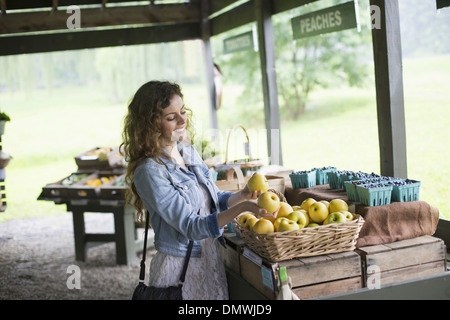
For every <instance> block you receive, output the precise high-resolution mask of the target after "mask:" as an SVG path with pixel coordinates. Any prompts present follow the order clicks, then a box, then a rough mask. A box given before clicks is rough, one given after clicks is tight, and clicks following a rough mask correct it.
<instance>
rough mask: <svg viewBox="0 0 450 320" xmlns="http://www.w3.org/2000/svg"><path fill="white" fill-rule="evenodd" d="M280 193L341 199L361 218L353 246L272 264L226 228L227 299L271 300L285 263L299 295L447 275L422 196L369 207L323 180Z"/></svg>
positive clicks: (431, 213) (433, 217)
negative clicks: (344, 249)
mask: <svg viewBox="0 0 450 320" xmlns="http://www.w3.org/2000/svg"><path fill="white" fill-rule="evenodd" d="M284 196H285V198H286V200H287V202H288V203H289V204H291V205H300V204H301V203H302V201H303V200H305V199H307V198H314V199H316V200H327V201H330V200H332V199H336V198H338V199H342V200H345V201H347V202H348V203H349V205H350V206H351V207H352V210H354V211H355V213H357V214H360V215H361V216H362V217H363V218H364V219H365V223H364V225H363V227H362V229H361V231H360V233H359V238H358V242H357V249H356V250H354V251H349V252H342V253H334V254H325V255H320V256H314V257H302V258H295V259H291V260H286V261H281V262H276V263H274V262H269V261H266V260H265V259H263V258H261V257H259V256H258V255H257V254H255V253H253V252H252V251H251V250H250V249H249V248H248V247H247V246H246V244H245V242H244V241H243V240H242V239H240V238H239V237H237V236H236V235H235V234H234V233H228V234H226V237H225V238H226V241H227V244H228V246H227V248H226V249H222V256H223V261H224V264H225V267H226V270H227V277H228V282H229V283H228V284H229V292H230V298H231V299H234V298H235V299H240V298H243V299H250V298H252V297H254V298H261V297H263V298H265V299H277V297H278V294H279V284H280V283H279V276H278V271H279V269H280V268H281V267H286V271H287V274H288V276H289V277H290V278H291V285H292V291H293V292H294V293H295V294H296V295H297V296H298V297H299V298H300V299H315V298H322V297H326V296H333V295H339V294H346V293H348V292H357V291H360V290H364V289H367V288H369V289H372V288H374V287H375V288H378V286H379V287H386V286H387V285H392V284H397V283H401V282H402V281H408V280H418V279H423V278H424V277H433V276H436V275H440V274H448V272H446V269H447V249H446V246H445V244H444V241H443V240H442V239H440V238H437V237H434V236H433V235H434V234H435V232H436V228H437V225H438V222H439V211H438V210H437V209H436V208H434V207H432V206H430V205H429V204H428V203H426V202H425V201H411V202H393V203H391V204H388V205H382V206H375V207H370V206H364V205H361V204H360V203H356V202H351V201H348V198H347V194H346V192H345V191H344V190H342V189H331V188H330V187H329V185H318V186H314V187H311V188H305V189H294V188H292V185H291V184H290V182H289V181H288V180H286V184H285V192H284ZM352 205H354V206H352ZM246 294H247V296H246Z"/></svg>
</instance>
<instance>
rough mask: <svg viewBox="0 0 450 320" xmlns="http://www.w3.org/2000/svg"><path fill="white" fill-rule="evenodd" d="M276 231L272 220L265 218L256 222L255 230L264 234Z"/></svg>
mask: <svg viewBox="0 0 450 320" xmlns="http://www.w3.org/2000/svg"><path fill="white" fill-rule="evenodd" d="M274 231H275V229H274V227H273V224H272V222H270V221H269V220H267V219H264V218H262V219H259V220H258V222H256V224H255V225H254V226H253V232H256V233H261V234H264V233H271V232H274Z"/></svg>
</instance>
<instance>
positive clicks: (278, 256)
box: [232, 177, 364, 262]
mask: <svg viewBox="0 0 450 320" xmlns="http://www.w3.org/2000/svg"><path fill="white" fill-rule="evenodd" d="M252 179H253V177H252V178H251V179H250V180H249V182H248V188H249V190H251V191H252V190H261V191H262V194H261V195H260V196H259V197H258V200H257V203H258V205H259V206H260V207H262V208H264V209H266V210H267V212H268V213H275V212H277V213H276V217H275V218H268V217H263V218H258V217H256V216H255V215H253V214H252V213H250V212H243V213H241V214H240V215H239V216H237V217H236V218H235V219H234V220H233V222H232V223H233V227H234V229H235V230H236V232H238V233H239V234H240V236H241V238H242V239H243V240H244V242H245V243H246V245H247V246H248V247H249V248H250V249H251V250H252V251H254V252H255V253H256V254H258V255H259V256H261V257H263V258H265V259H267V260H268V261H270V262H278V261H284V260H290V259H294V258H299V257H309V256H317V255H323V254H330V253H337V252H344V251H352V250H354V249H355V248H356V241H357V239H358V236H359V232H360V230H361V228H362V226H363V224H364V219H363V218H362V217H361V216H359V215H355V214H353V213H351V212H349V211H348V209H349V208H348V205H347V203H346V202H345V201H344V200H341V199H333V200H331V201H329V202H328V201H325V200H321V201H317V200H315V199H313V198H308V199H306V200H304V201H303V202H302V203H301V204H299V205H293V206H291V205H290V204H288V203H287V202H286V200H285V199H284V197H283V196H282V197H281V199H280V196H279V195H278V194H277V193H276V192H273V191H271V190H269V189H268V186H266V185H265V184H264V183H262V184H258V185H256V186H254V185H253V182H252ZM255 188H256V189H255Z"/></svg>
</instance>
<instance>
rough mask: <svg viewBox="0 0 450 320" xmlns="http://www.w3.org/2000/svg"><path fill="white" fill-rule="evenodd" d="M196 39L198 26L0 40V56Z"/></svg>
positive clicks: (62, 34)
mask: <svg viewBox="0 0 450 320" xmlns="http://www.w3.org/2000/svg"><path fill="white" fill-rule="evenodd" d="M190 39H200V30H199V27H198V23H182V24H177V25H162V26H151V27H140V28H122V29H108V30H95V31H82V30H79V31H77V32H60V33H52V34H37V35H36V34H35V35H20V36H19V35H17V36H7V37H0V56H3V55H13V54H23V53H36V52H51V51H61V50H77V49H86V48H101V47H111V46H123V45H136V44H145V43H160V42H170V41H182V40H190Z"/></svg>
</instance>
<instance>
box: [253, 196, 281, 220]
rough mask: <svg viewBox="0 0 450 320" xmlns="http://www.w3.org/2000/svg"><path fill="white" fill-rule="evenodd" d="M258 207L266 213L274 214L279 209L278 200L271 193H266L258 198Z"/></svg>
mask: <svg viewBox="0 0 450 320" xmlns="http://www.w3.org/2000/svg"><path fill="white" fill-rule="evenodd" d="M257 203H258V206H259V207H260V208H264V209H266V210H267V213H269V214H270V213H274V212H275V211H277V210H278V208H279V207H280V198H278V196H277V195H276V194H275V193H273V192H272V191H266V192H264V193H263V194H261V195H260V196H259V197H258V201H257Z"/></svg>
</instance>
